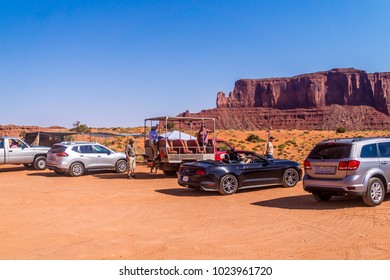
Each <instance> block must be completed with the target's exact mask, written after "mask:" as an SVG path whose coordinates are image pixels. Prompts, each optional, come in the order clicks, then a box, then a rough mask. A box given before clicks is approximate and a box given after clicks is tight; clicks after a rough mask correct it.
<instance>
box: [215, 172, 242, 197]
mask: <svg viewBox="0 0 390 280" xmlns="http://www.w3.org/2000/svg"><path fill="white" fill-rule="evenodd" d="M237 190H238V180H237V178H236V177H235V176H234V175H231V174H228V175H225V176H223V177H222V179H221V181H220V183H219V188H218V191H219V193H220V194H234V193H235V192H236V191H237Z"/></svg>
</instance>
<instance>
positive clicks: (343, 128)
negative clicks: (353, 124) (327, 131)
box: [336, 127, 347, 133]
mask: <svg viewBox="0 0 390 280" xmlns="http://www.w3.org/2000/svg"><path fill="white" fill-rule="evenodd" d="M346 131H347V130H346V129H345V127H338V128H337V129H336V133H345V132H346Z"/></svg>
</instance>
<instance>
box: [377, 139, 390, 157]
mask: <svg viewBox="0 0 390 280" xmlns="http://www.w3.org/2000/svg"><path fill="white" fill-rule="evenodd" d="M378 147H379V153H380V156H381V157H390V142H385V143H378Z"/></svg>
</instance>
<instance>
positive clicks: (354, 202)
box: [252, 195, 390, 210]
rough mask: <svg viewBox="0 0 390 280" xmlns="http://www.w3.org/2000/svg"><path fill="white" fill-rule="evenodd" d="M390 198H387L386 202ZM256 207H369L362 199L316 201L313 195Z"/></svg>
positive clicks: (339, 197) (257, 204)
mask: <svg viewBox="0 0 390 280" xmlns="http://www.w3.org/2000/svg"><path fill="white" fill-rule="evenodd" d="M387 200H390V197H387V198H385V201H387ZM252 204H253V205H256V206H262V207H272V208H281V209H290V210H291V209H293V210H333V209H342V208H354V207H367V206H366V205H365V204H364V203H363V200H362V199H361V198H360V197H348V196H334V197H332V198H331V199H330V200H329V201H322V202H318V201H316V200H315V199H314V198H313V196H312V195H299V196H289V197H279V198H275V199H270V200H264V201H259V202H254V203H252Z"/></svg>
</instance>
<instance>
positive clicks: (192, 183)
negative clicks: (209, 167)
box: [177, 173, 218, 191]
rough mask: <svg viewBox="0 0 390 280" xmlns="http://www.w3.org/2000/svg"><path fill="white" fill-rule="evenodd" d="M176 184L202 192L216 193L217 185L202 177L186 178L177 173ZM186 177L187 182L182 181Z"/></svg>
mask: <svg viewBox="0 0 390 280" xmlns="http://www.w3.org/2000/svg"><path fill="white" fill-rule="evenodd" d="M177 177H178V180H177V182H178V184H179V185H180V186H182V187H189V188H196V189H201V190H204V191H218V183H217V182H214V181H213V180H209V179H208V178H205V177H203V176H186V175H184V176H183V175H181V174H179V173H177ZM183 177H187V178H188V180H183Z"/></svg>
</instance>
